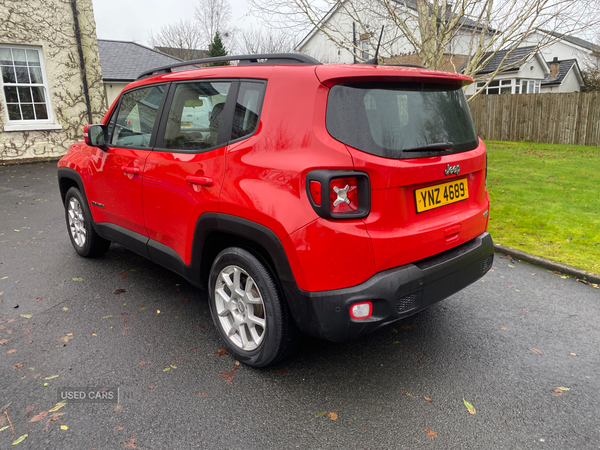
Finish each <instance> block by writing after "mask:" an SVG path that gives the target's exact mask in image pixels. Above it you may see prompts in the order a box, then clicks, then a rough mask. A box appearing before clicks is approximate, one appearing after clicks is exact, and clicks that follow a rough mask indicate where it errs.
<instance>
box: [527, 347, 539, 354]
mask: <svg viewBox="0 0 600 450" xmlns="http://www.w3.org/2000/svg"><path fill="white" fill-rule="evenodd" d="M529 350H531V351H532V352H533V353H535V354H537V355H541V354H542V352H541V351H539V350H538V349H537V348H534V347H531V348H530V349H529Z"/></svg>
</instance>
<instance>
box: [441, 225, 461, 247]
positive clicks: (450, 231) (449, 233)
mask: <svg viewBox="0 0 600 450" xmlns="http://www.w3.org/2000/svg"><path fill="white" fill-rule="evenodd" d="M461 228H462V226H461V224H460V223H459V224H458V225H453V226H451V227H448V228H446V229H445V230H444V236H446V242H451V241H454V240H455V239H458V233H460V229H461Z"/></svg>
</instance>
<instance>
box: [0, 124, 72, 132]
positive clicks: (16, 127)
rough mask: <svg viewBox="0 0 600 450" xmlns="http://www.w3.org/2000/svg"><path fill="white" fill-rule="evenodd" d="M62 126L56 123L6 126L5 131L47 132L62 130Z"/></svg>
mask: <svg viewBox="0 0 600 450" xmlns="http://www.w3.org/2000/svg"><path fill="white" fill-rule="evenodd" d="M62 129H63V127H62V125H58V124H55V123H28V124H14V125H4V131H45V130H62Z"/></svg>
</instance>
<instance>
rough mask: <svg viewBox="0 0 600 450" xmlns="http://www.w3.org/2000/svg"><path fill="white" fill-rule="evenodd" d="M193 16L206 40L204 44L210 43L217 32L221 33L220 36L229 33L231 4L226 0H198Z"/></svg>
mask: <svg viewBox="0 0 600 450" xmlns="http://www.w3.org/2000/svg"><path fill="white" fill-rule="evenodd" d="M194 17H195V19H196V22H197V26H198V27H199V28H200V30H201V34H202V35H203V36H204V39H205V40H206V46H208V45H209V44H210V42H211V41H212V40H213V38H214V36H215V35H216V34H217V32H219V33H221V37H223V36H229V35H231V30H229V29H228V27H229V21H230V20H231V5H230V4H229V1H228V0H199V1H198V4H197V5H196V9H195V14H194Z"/></svg>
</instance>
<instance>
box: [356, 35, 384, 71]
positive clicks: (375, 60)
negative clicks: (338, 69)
mask: <svg viewBox="0 0 600 450" xmlns="http://www.w3.org/2000/svg"><path fill="white" fill-rule="evenodd" d="M384 26H385V25H382V26H381V33H379V41H378V42H377V50H375V57H374V58H373V59H369V60H368V61H363V62H361V64H373V65H375V66H376V65H377V64H378V59H377V57H378V55H379V46H380V45H381V38H382V36H383V27H384Z"/></svg>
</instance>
